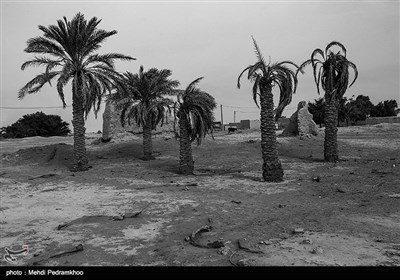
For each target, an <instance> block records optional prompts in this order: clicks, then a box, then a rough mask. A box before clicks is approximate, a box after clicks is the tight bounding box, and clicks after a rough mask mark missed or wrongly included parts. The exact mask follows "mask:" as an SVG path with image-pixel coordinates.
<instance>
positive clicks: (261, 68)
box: [237, 37, 298, 182]
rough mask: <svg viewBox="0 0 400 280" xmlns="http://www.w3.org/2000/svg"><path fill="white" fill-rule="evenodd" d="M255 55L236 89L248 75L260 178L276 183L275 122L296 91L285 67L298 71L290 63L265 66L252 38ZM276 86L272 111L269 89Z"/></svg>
mask: <svg viewBox="0 0 400 280" xmlns="http://www.w3.org/2000/svg"><path fill="white" fill-rule="evenodd" d="M252 39H253V43H254V47H255V53H256V56H257V59H258V61H257V62H256V63H255V64H253V65H250V66H248V67H246V68H245V69H244V70H243V71H242V73H240V75H239V77H238V81H237V87H238V88H240V78H241V77H242V75H243V73H244V72H246V71H248V75H247V78H248V79H249V80H250V81H252V82H253V99H254V102H255V103H256V105H257V107H259V106H258V103H257V97H259V99H260V105H261V113H260V115H261V125H260V127H261V149H262V158H263V166H262V169H263V178H264V180H265V181H268V182H280V181H282V180H283V169H282V165H281V162H280V160H279V158H278V150H277V143H276V134H275V120H277V119H278V118H279V117H280V116H281V115H282V112H283V110H284V109H285V107H286V106H287V105H288V104H289V103H290V102H291V100H292V94H293V93H294V92H295V91H296V86H297V78H296V76H295V72H294V71H293V70H291V69H290V68H289V67H288V66H287V65H286V64H290V65H293V66H295V67H296V68H298V66H297V65H296V64H294V63H293V62H291V61H283V62H279V63H274V64H272V65H271V64H270V62H269V63H268V64H267V63H266V62H265V60H264V57H263V56H262V54H261V51H260V49H259V48H258V45H257V43H256V41H255V39H254V38H253V37H252ZM276 85H277V86H278V88H279V90H280V98H279V104H278V106H277V107H276V109H275V110H274V99H273V94H272V88H273V87H274V86H276Z"/></svg>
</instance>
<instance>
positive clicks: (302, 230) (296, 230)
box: [293, 228, 304, 234]
mask: <svg viewBox="0 0 400 280" xmlns="http://www.w3.org/2000/svg"><path fill="white" fill-rule="evenodd" d="M293 233H295V234H299V233H304V229H302V228H295V229H294V230H293Z"/></svg>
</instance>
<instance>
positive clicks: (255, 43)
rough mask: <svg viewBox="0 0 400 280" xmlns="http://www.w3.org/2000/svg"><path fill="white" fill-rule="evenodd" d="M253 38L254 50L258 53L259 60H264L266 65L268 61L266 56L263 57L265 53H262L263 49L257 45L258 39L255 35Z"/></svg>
mask: <svg viewBox="0 0 400 280" xmlns="http://www.w3.org/2000/svg"><path fill="white" fill-rule="evenodd" d="M251 39H253V44H254V51H255V53H256V56H257V58H258V61H259V62H262V63H263V64H264V65H267V63H265V59H264V57H263V55H262V53H261V51H260V49H259V47H258V45H257V42H256V40H255V39H254V37H253V36H251Z"/></svg>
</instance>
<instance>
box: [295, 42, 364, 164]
mask: <svg viewBox="0 0 400 280" xmlns="http://www.w3.org/2000/svg"><path fill="white" fill-rule="evenodd" d="M332 47H338V48H339V51H338V52H336V53H335V52H333V51H332V50H331V48H332ZM318 55H319V56H320V59H319V58H317V56H318ZM309 64H311V65H312V67H313V70H314V81H315V84H316V85H317V92H318V94H319V93H320V91H319V89H320V85H321V87H322V89H323V90H324V91H325V94H324V99H325V117H324V120H325V141H324V159H325V161H328V162H336V161H338V160H339V153H338V145H337V126H336V125H337V119H338V108H339V103H340V100H341V99H342V98H343V95H344V94H345V92H346V90H347V88H348V87H351V86H352V85H353V84H354V82H355V81H356V80H357V77H358V70H357V67H356V65H355V64H354V63H353V62H351V61H349V60H347V58H346V48H345V47H344V46H343V45H342V44H341V43H339V42H337V41H332V42H331V43H329V44H328V45H327V46H326V48H325V52H323V51H322V50H321V49H315V50H314V51H313V52H312V54H311V58H310V59H308V60H306V61H305V62H303V64H301V65H300V68H299V70H298V71H302V70H303V69H304V68H305V67H306V66H307V65H309ZM350 68H352V69H353V70H354V73H355V76H354V79H353V81H352V82H351V84H350V85H349V78H350V77H349V69H350ZM297 74H298V73H296V75H297Z"/></svg>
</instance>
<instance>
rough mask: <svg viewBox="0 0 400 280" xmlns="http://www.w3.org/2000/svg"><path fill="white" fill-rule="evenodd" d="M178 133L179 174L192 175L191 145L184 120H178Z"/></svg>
mask: <svg viewBox="0 0 400 280" xmlns="http://www.w3.org/2000/svg"><path fill="white" fill-rule="evenodd" d="M179 133H180V138H179V173H181V174H185V175H192V174H193V170H194V161H193V155H192V143H191V142H190V138H189V132H188V130H187V120H186V119H185V118H180V119H179Z"/></svg>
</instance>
